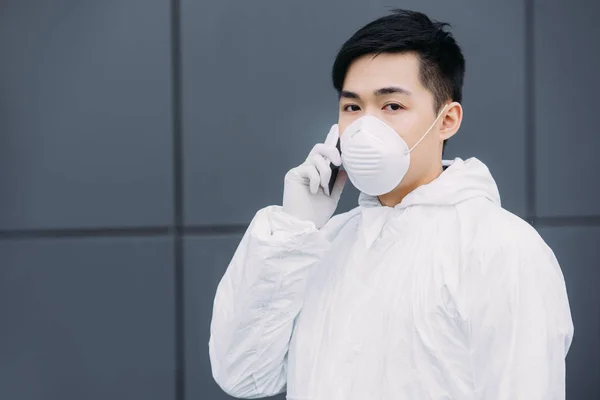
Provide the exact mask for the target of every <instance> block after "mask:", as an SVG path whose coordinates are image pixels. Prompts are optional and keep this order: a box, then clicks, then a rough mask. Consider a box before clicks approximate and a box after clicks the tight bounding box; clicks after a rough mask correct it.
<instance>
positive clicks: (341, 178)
mask: <svg viewBox="0 0 600 400" xmlns="http://www.w3.org/2000/svg"><path fill="white" fill-rule="evenodd" d="M347 180H348V173H347V172H346V171H344V170H343V169H340V170H339V172H338V175H337V178H336V180H335V183H334V184H333V189H332V190H331V197H333V198H334V199H335V200H336V201H338V200H339V199H340V196H341V195H342V191H343V190H344V185H345V184H346V181H347Z"/></svg>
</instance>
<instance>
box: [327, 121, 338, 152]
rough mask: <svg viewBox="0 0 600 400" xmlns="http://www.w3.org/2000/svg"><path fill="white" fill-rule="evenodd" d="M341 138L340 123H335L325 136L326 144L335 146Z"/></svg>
mask: <svg viewBox="0 0 600 400" xmlns="http://www.w3.org/2000/svg"><path fill="white" fill-rule="evenodd" d="M339 138H340V134H339V131H338V124H334V125H332V126H331V128H330V129H329V133H328V134H327V137H326V138H325V144H328V145H330V146H333V147H335V145H336V144H337V141H338V139H339Z"/></svg>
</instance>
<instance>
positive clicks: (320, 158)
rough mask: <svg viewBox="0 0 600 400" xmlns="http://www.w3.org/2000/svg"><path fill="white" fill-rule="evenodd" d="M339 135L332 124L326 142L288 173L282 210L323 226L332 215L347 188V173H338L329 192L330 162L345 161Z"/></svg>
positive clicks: (319, 226)
mask: <svg viewBox="0 0 600 400" xmlns="http://www.w3.org/2000/svg"><path fill="white" fill-rule="evenodd" d="M338 138H339V134H338V126H337V124H336V125H333V126H332V127H331V129H330V130H329V133H328V134H327V138H326V139H325V143H319V144H317V145H315V147H313V149H312V150H311V152H310V153H309V154H308V157H307V158H306V161H304V163H302V165H300V166H298V167H296V168H293V169H291V170H290V171H289V172H288V173H287V174H286V175H285V183H284V189H283V211H285V212H286V213H288V214H290V215H293V216H295V217H297V218H299V219H301V220H304V221H312V222H314V224H315V225H316V227H317V228H318V229H320V228H321V227H322V226H323V225H325V223H326V222H327V221H329V219H330V218H331V216H332V215H333V213H334V212H335V209H336V208H337V204H338V201H339V200H340V196H341V194H342V190H343V189H344V185H345V183H346V180H347V179H348V175H347V174H346V172H345V171H343V170H340V171H339V172H338V176H337V179H336V181H335V184H334V186H333V189H332V193H331V194H330V193H329V178H330V177H331V168H330V166H329V163H330V162H331V163H333V165H336V166H339V165H341V164H342V158H341V156H340V152H339V151H338V149H337V148H336V147H335V146H336V144H337V141H338Z"/></svg>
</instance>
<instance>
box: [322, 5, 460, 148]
mask: <svg viewBox="0 0 600 400" xmlns="http://www.w3.org/2000/svg"><path fill="white" fill-rule="evenodd" d="M445 27H450V24H448V23H444V22H437V21H432V20H431V19H430V18H429V17H428V16H427V15H425V14H423V13H420V12H416V11H409V10H401V9H395V10H392V14H390V15H387V16H384V17H381V18H379V19H377V20H375V21H373V22H370V23H369V24H367V25H366V26H364V27H363V28H361V29H360V30H358V31H357V32H356V33H355V34H354V35H352V37H351V38H350V39H348V41H346V43H344V45H343V46H342V48H341V49H340V51H339V52H338V54H337V56H336V58H335V62H334V63H333V70H332V74H331V75H332V78H333V86H334V87H335V89H336V90H337V91H338V93H340V92H341V91H342V86H343V84H344V79H345V78H346V73H347V72H348V68H349V67H350V65H351V64H352V62H353V61H355V60H356V59H357V58H360V57H362V56H364V55H367V54H373V55H379V54H381V53H414V54H416V55H417V56H418V57H419V60H420V78H421V83H422V84H423V86H424V87H425V88H427V89H428V90H430V91H431V93H433V96H434V108H435V112H436V113H437V112H439V110H440V109H441V107H442V106H443V105H444V103H445V102H446V101H448V100H451V101H457V102H461V101H462V86H463V79H464V75H465V59H464V57H463V54H462V51H461V49H460V47H459V46H458V44H457V43H456V40H454V37H453V36H452V34H451V33H450V32H446V31H445V30H444V28H445ZM444 145H445V143H444ZM444 147H445V146H444Z"/></svg>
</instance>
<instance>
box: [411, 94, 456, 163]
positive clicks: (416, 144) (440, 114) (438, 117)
mask: <svg viewBox="0 0 600 400" xmlns="http://www.w3.org/2000/svg"><path fill="white" fill-rule="evenodd" d="M446 107H448V104H446V105H445V106H444V108H442V111H440V113H439V114H438V116H437V117H436V118H435V121H433V123H432V124H431V126H430V127H429V129H427V132H425V134H424V135H423V136H421V139H419V141H418V142H417V143H415V145H414V146H413V147H412V148H411V149H410V150H408V153H406V154H410V153H411V152H412V151H413V150H414V149H415V147H417V146H418V145H419V143H421V142H422V141H423V139H425V136H427V134H428V133H429V131H430V130H431V129H432V128H433V127H434V125H435V124H436V122H437V121H438V119H440V117H441V116H442V113H443V112H444V110H445V109H446Z"/></svg>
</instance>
